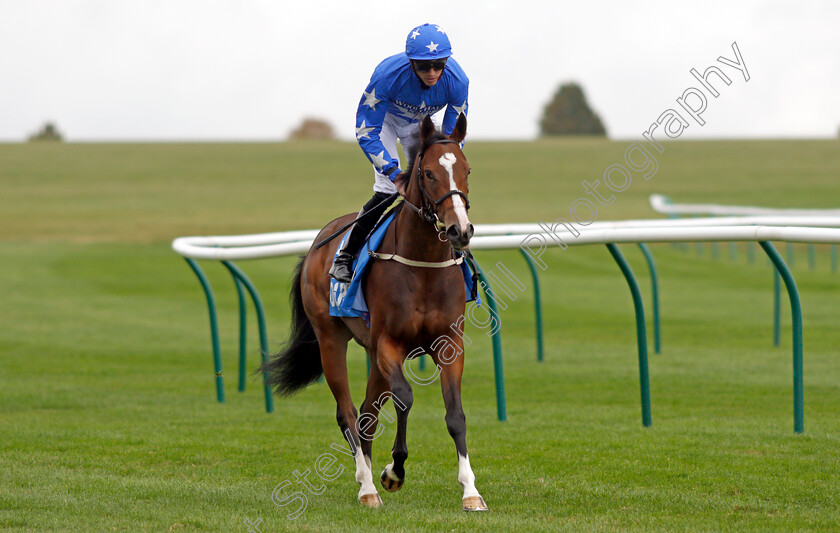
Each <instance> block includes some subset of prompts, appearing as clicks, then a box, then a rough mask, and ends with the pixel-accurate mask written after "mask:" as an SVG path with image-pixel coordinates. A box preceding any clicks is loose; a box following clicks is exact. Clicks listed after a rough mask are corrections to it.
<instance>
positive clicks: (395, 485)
mask: <svg viewBox="0 0 840 533" xmlns="http://www.w3.org/2000/svg"><path fill="white" fill-rule="evenodd" d="M379 480H380V481H381V482H382V487H383V488H384V489H385V490H387V491H388V492H397V491H398V490H400V489H401V488H402V486H403V483H405V480H404V479H394V478H392V477H391V476H389V475H388V469H387V468H386V469H385V470H383V471H382V474H380V475H379Z"/></svg>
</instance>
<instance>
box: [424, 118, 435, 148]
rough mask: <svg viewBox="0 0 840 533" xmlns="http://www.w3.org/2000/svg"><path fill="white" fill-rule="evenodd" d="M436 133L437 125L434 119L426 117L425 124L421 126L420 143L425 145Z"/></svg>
mask: <svg viewBox="0 0 840 533" xmlns="http://www.w3.org/2000/svg"><path fill="white" fill-rule="evenodd" d="M434 132H435V123H434V122H432V117H431V116H429V115H426V118H424V119H423V123H422V124H421V125H420V141H421V142H422V143H423V144H425V143H426V139H428V138H429V137H430V136H431V135H432V134H433V133H434Z"/></svg>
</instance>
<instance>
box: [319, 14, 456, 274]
mask: <svg viewBox="0 0 840 533" xmlns="http://www.w3.org/2000/svg"><path fill="white" fill-rule="evenodd" d="M451 55H452V46H451V45H450V44H449V37H448V36H447V35H446V33H445V32H444V31H443V30H442V29H441V28H440V26H436V25H433V24H423V25H422V26H417V27H416V28H414V29H413V30H411V33H409V34H408V37H407V38H406V42H405V53H404V54H403V53H399V54H397V55H394V56H391V57H389V58H387V59H385V60H384V61H382V62H381V63H380V64H379V65H378V66H377V67H376V69H375V70H374V71H373V75H372V76H371V78H370V83H369V84H368V86H367V88H366V89H365V91H364V93H363V95H362V98H361V100H360V101H359V108H358V110H357V111H356V139H357V140H358V141H359V146H360V147H361V148H362V151H363V152H364V153H365V155H366V156H367V158H368V159H369V160H370V161H371V163H373V170H374V177H375V181H374V184H373V191H374V195H373V198H371V199H370V200H369V201H368V202H367V203H366V204H365V205H364V206H362V209H361V211H359V214H358V216H357V218H356V220H357V222H356V224H355V225H354V226H353V228H352V229H351V230H350V234H349V235H348V236H347V238H346V239H345V241H344V244H343V246H342V248H341V250H339V252H338V255H337V256H336V258H335V262H334V264H333V266H332V268H331V269H330V276H332V277H333V278H335V279H336V280H338V281H341V282H344V283H349V282H350V281H351V279H352V277H353V271H352V269H351V265H352V262H353V258H354V257H355V255H356V254H357V253H358V251H359V249H360V248H361V247H362V243H363V242H364V240H365V238H366V237H367V236H368V234H369V233H370V231H371V230H372V229H373V226H374V224H375V223H376V221H377V220H378V219H379V217H380V216H382V213H384V212H385V210H386V209H387V208H388V205H389V204H390V202H388V201H387V200H388V198H389V197H391V196H392V195H393V194H394V193H396V192H398V191H397V187H396V186H395V185H394V180H396V178H397V176H399V175H400V174H401V173H402V170H400V160H399V154H398V153H397V139H399V141H400V144H402V145H403V147H405V146H406V145H407V143H411V142H414V141H413V140H412V136H413V135H416V132H417V130H418V129H419V127H420V121H421V120H423V117H425V116H426V115H432V114H434V113H437V112H438V111H440V110H442V109H443V108H444V107H445V108H446V112H445V114H444V117H443V133H445V134H446V135H449V134H450V133H452V129H453V128H454V127H455V122H456V121H457V120H458V115H459V114H461V113H464V114H466V113H467V108H468V104H467V93H468V87H469V80H468V79H467V75H466V74H464V71H463V70H462V69H461V66H460V65H459V64H458V63H457V62H456V61H455V60H454V59H452V58H451V57H450V56H451ZM412 163H413V162H412V161H409V162H408V165H409V167H410V166H411V164H412ZM399 192H401V193H404V191H399ZM363 215H365V216H363Z"/></svg>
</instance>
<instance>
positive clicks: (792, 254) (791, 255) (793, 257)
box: [770, 242, 796, 268]
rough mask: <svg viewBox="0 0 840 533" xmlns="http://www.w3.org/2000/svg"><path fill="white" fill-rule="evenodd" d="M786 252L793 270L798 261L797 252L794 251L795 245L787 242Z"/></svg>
mask: <svg viewBox="0 0 840 533" xmlns="http://www.w3.org/2000/svg"><path fill="white" fill-rule="evenodd" d="M785 251H786V252H787V260H788V263H789V264H790V267H791V268H793V263H794V261H795V260H796V251H795V250H794V249H793V244H791V243H789V242H786V243H785ZM770 261H772V259H770Z"/></svg>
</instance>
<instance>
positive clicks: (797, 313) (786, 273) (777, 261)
mask: <svg viewBox="0 0 840 533" xmlns="http://www.w3.org/2000/svg"><path fill="white" fill-rule="evenodd" d="M759 244H760V245H761V247H762V248H764V252H765V253H766V254H767V256H768V257H769V258H770V260H771V261H773V264H774V265H776V270H777V271H778V272H779V274H780V275H781V276H782V279H783V280H784V281H785V288H787V291H788V298H790V314H791V319H792V322H793V431H794V432H795V433H802V432H803V431H805V399H804V393H803V389H804V387H803V383H802V373H803V372H802V366H803V364H802V306H801V304H800V302H799V291H798V290H797V288H796V282H795V281H794V280H793V274H791V273H790V269H789V268H788V266H787V265H786V264H785V262H784V260H783V259H782V256H781V255H779V252H777V251H776V248H774V247H773V243H771V242H769V241H760V242H759Z"/></svg>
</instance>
